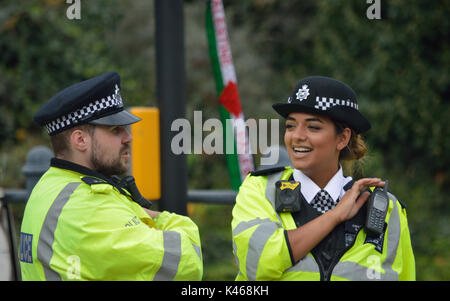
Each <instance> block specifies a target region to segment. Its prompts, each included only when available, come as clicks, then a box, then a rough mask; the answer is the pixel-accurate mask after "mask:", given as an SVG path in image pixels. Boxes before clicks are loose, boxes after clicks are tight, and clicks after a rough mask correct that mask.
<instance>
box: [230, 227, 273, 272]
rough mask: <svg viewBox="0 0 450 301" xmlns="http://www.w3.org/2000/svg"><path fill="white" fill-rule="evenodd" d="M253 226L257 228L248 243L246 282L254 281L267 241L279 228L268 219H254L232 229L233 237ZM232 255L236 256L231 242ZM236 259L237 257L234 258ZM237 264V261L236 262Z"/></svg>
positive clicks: (234, 245) (234, 246)
mask: <svg viewBox="0 0 450 301" xmlns="http://www.w3.org/2000/svg"><path fill="white" fill-rule="evenodd" d="M254 226H258V227H257V228H256V230H255V232H253V234H252V236H251V237H250V239H249V241H248V251H247V261H246V263H245V269H246V271H247V279H248V280H256V272H257V270H258V264H259V259H260V257H261V253H262V251H263V249H264V246H265V245H266V243H267V240H268V239H269V238H270V237H271V236H272V234H273V233H275V231H276V230H277V229H278V228H281V227H282V226H281V224H280V223H274V222H272V221H271V220H270V219H268V218H265V219H260V218H256V219H254V220H251V221H248V222H240V223H239V224H238V225H237V226H236V227H235V228H234V229H233V236H236V235H238V234H239V233H241V232H243V231H245V230H247V229H250V228H252V227H254ZM233 249H234V254H237V250H236V244H235V243H234V241H233ZM236 259H237V257H236ZM237 262H238V264H239V261H238V260H237Z"/></svg>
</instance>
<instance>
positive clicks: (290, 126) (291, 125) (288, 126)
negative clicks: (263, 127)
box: [286, 124, 295, 129]
mask: <svg viewBox="0 0 450 301" xmlns="http://www.w3.org/2000/svg"><path fill="white" fill-rule="evenodd" d="M293 127H295V125H293V124H286V128H287V129H290V128H293Z"/></svg>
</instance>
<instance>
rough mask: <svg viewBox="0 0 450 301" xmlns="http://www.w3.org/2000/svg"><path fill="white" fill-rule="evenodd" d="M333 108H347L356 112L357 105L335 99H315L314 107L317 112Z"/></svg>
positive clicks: (318, 97)
mask: <svg viewBox="0 0 450 301" xmlns="http://www.w3.org/2000/svg"><path fill="white" fill-rule="evenodd" d="M334 106H347V107H350V108H354V109H356V110H358V104H357V103H354V102H352V101H350V100H341V99H335V98H327V97H320V96H317V97H316V104H315V105H314V107H315V108H316V109H319V110H323V111H326V110H328V109H329V108H331V107H334Z"/></svg>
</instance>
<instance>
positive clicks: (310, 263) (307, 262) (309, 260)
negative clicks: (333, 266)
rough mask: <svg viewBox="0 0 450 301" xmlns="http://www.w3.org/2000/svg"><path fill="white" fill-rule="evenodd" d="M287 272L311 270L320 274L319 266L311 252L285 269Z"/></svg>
mask: <svg viewBox="0 0 450 301" xmlns="http://www.w3.org/2000/svg"><path fill="white" fill-rule="evenodd" d="M288 272H313V273H318V274H320V270H319V266H318V265H317V263H316V261H315V260H314V258H313V257H312V255H311V253H308V254H307V255H306V256H305V257H304V258H302V259H301V260H300V261H299V262H297V263H296V264H295V265H294V266H292V267H290V268H289V269H287V270H286V273H288Z"/></svg>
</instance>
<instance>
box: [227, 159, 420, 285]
mask: <svg viewBox="0 0 450 301" xmlns="http://www.w3.org/2000/svg"><path fill="white" fill-rule="evenodd" d="M292 173H293V169H291V168H288V167H286V168H283V169H276V170H268V171H266V172H264V171H263V172H260V173H256V174H255V173H254V174H249V175H248V176H247V177H246V179H245V180H244V182H243V183H242V185H241V187H240V189H239V193H238V195H237V197H236V204H235V206H234V208H233V212H232V214H233V219H232V223H231V225H232V232H233V233H232V235H233V253H234V255H235V258H236V261H237V264H238V266H239V273H238V275H237V277H236V280H415V263H414V255H413V251H412V247H411V240H410V234H409V229H408V222H407V218H406V211H405V209H404V208H403V207H402V205H401V204H400V202H399V201H397V199H396V198H395V196H394V195H392V194H389V197H390V201H389V209H388V212H387V216H386V219H385V222H386V223H387V227H386V230H385V233H383V234H382V236H380V237H375V238H373V237H368V236H367V235H366V232H365V230H364V229H363V226H362V223H361V217H362V214H359V213H358V217H359V220H358V219H357V218H356V217H355V219H354V220H353V219H352V221H351V223H350V221H349V223H346V224H345V227H344V223H343V224H341V225H339V226H337V227H336V228H335V229H334V230H333V231H335V230H336V231H337V232H338V231H340V232H339V233H340V234H339V235H340V236H339V235H336V237H340V238H342V241H341V242H338V243H339V244H341V245H342V246H343V248H342V249H340V250H338V251H337V252H334V253H333V252H329V254H332V256H331V257H332V258H330V261H329V264H328V265H327V267H326V268H325V267H324V265H323V264H322V261H321V260H318V258H319V257H320V256H321V254H320V253H319V252H314V250H315V249H313V250H311V252H309V253H308V254H307V255H306V256H305V257H304V258H302V259H301V260H299V261H298V262H293V259H292V256H291V253H290V245H289V242H288V239H287V232H286V231H287V230H292V229H296V228H297V225H296V222H295V220H294V218H293V214H292V213H289V212H276V210H275V209H274V208H276V207H275V182H277V181H278V180H288V179H289V178H290V177H291V175H292ZM305 203H306V201H305ZM302 206H303V208H302V209H300V210H304V208H305V204H303V205H302ZM306 206H307V205H306ZM311 208H312V207H311ZM360 212H361V210H360ZM364 218H365V214H364ZM358 221H359V222H358ZM337 228H339V229H338V230H337ZM337 232H336V233H337ZM325 255H326V254H325ZM327 256H328V255H327ZM333 256H334V257H333ZM330 262H331V263H330Z"/></svg>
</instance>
